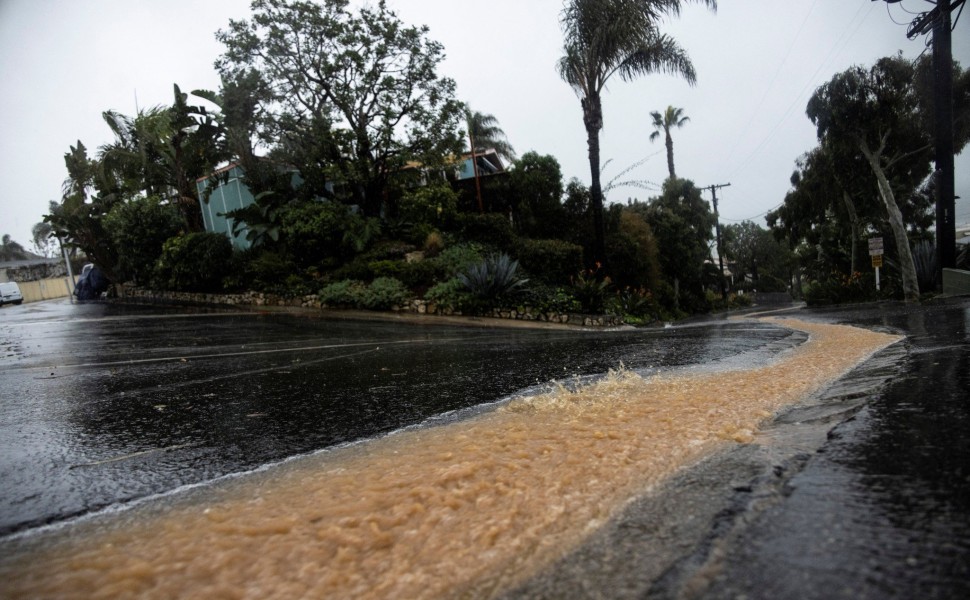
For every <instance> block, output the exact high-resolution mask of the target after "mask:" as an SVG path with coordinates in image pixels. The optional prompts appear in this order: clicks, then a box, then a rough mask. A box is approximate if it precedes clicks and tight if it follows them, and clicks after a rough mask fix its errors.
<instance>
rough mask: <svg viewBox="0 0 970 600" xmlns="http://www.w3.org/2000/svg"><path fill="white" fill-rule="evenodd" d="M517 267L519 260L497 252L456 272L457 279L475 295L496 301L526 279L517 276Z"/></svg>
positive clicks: (517, 287)
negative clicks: (462, 270) (460, 271)
mask: <svg viewBox="0 0 970 600" xmlns="http://www.w3.org/2000/svg"><path fill="white" fill-rule="evenodd" d="M518 269H519V261H517V260H512V259H511V258H509V255H508V254H499V255H496V256H489V257H488V258H486V259H485V260H483V261H482V262H480V263H477V264H474V265H472V266H470V267H468V268H467V269H466V270H465V271H464V272H462V273H459V274H458V280H459V281H461V283H462V285H464V286H465V287H466V288H467V289H468V291H470V292H471V293H472V295H474V296H475V297H477V298H479V299H481V300H491V301H496V300H499V299H504V298H506V297H507V296H509V295H510V294H512V293H513V292H514V291H516V290H517V289H519V288H521V287H522V286H523V285H525V283H526V282H527V281H528V279H521V278H519V275H518V273H517V271H518Z"/></svg>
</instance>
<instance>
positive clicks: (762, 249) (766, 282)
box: [723, 221, 789, 292]
mask: <svg viewBox="0 0 970 600" xmlns="http://www.w3.org/2000/svg"><path fill="white" fill-rule="evenodd" d="M723 236H724V237H723V239H724V254H725V256H726V257H727V258H728V259H730V260H731V261H732V262H733V265H732V269H731V270H732V271H733V272H734V274H735V276H736V277H738V278H739V279H741V281H742V282H743V281H746V280H748V279H750V281H751V287H752V288H753V289H755V290H758V291H762V292H781V291H784V290H785V289H786V288H787V283H786V281H787V280H788V260H787V259H788V254H789V252H788V248H786V247H785V246H784V245H783V244H782V243H781V242H779V241H778V240H777V239H775V237H774V236H773V235H772V234H771V232H770V231H769V230H767V229H765V228H763V227H759V226H758V225H756V224H755V223H752V222H751V221H742V222H741V223H732V224H729V225H726V226H725V227H724V233H723ZM742 285H743V284H742Z"/></svg>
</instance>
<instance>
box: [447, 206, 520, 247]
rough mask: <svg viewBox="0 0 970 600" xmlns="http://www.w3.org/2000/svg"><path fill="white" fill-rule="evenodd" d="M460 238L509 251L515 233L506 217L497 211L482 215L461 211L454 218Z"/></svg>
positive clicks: (512, 244)
mask: <svg viewBox="0 0 970 600" xmlns="http://www.w3.org/2000/svg"><path fill="white" fill-rule="evenodd" d="M456 223H457V225H458V231H459V234H460V236H461V238H462V239H464V240H468V241H471V242H479V243H482V244H489V245H491V246H494V247H495V248H497V249H498V250H500V251H502V252H511V251H512V250H513V246H514V242H515V234H514V233H513V231H512V225H511V224H510V223H509V220H508V218H506V217H505V216H504V215H501V214H498V213H486V214H484V215H478V214H471V213H461V214H459V215H458V217H457V219H456Z"/></svg>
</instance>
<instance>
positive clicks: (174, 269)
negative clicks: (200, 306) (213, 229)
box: [154, 233, 232, 292]
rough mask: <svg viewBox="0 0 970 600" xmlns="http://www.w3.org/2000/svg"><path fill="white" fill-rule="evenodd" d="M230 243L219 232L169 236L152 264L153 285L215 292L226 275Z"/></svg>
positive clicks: (230, 251) (188, 290)
mask: <svg viewBox="0 0 970 600" xmlns="http://www.w3.org/2000/svg"><path fill="white" fill-rule="evenodd" d="M231 261H232V244H230V243H229V238H227V237H226V236H225V235H224V234H222V233H190V234H187V235H182V236H177V237H173V238H169V239H168V240H167V241H166V242H165V244H164V245H163V246H162V256H161V257H160V258H159V259H158V263H156V265H155V278H154V279H155V281H156V284H157V285H158V286H159V287H161V288H163V289H170V290H178V291H187V292H215V291H221V290H222V289H223V277H225V276H226V275H228V274H229V272H230V266H231Z"/></svg>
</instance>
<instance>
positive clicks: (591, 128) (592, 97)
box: [558, 0, 717, 260]
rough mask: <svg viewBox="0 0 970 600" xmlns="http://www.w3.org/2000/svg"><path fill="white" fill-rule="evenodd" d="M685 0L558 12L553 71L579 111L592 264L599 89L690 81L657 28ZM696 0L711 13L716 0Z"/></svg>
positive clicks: (569, 7)
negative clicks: (656, 77) (667, 78)
mask: <svg viewBox="0 0 970 600" xmlns="http://www.w3.org/2000/svg"><path fill="white" fill-rule="evenodd" d="M686 1H687V0H569V2H567V4H566V6H565V8H564V9H563V12H562V17H561V25H562V29H563V56H562V58H560V60H559V64H558V70H559V74H560V76H561V77H562V78H563V80H565V81H566V83H568V84H569V85H570V86H572V88H573V89H574V90H575V92H576V94H577V96H579V99H580V104H581V105H582V109H583V125H584V126H585V128H586V138H587V145H588V151H589V165H590V180H591V181H590V201H591V208H592V212H593V219H594V241H593V244H594V246H593V254H594V257H595V258H596V260H603V258H604V255H605V246H604V238H605V226H604V221H603V193H602V189H601V185H600V145H599V132H600V130H601V129H603V104H602V93H603V89H604V88H605V87H606V84H607V83H608V82H609V81H610V80H611V79H612V78H613V76H614V75H616V76H618V77H619V78H620V79H622V80H624V81H628V80H631V79H635V78H637V77H640V76H644V75H649V74H651V73H658V72H661V73H670V74H675V75H681V76H682V77H684V78H685V79H686V80H687V81H688V82H689V83H691V84H693V83H694V81H695V80H696V73H695V72H694V66H693V64H692V63H691V61H690V58H689V57H688V56H687V53H686V52H685V51H684V49H683V48H681V47H680V45H678V44H677V42H676V41H674V40H673V39H672V38H670V37H669V36H667V35H664V34H662V33H661V32H660V29H659V21H660V20H661V19H662V18H663V17H665V16H668V15H671V14H679V12H680V9H681V7H682V6H683V5H684V4H685V3H686ZM697 1H699V2H702V3H703V4H705V5H707V6H708V7H710V8H711V9H716V7H717V2H716V0H697Z"/></svg>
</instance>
